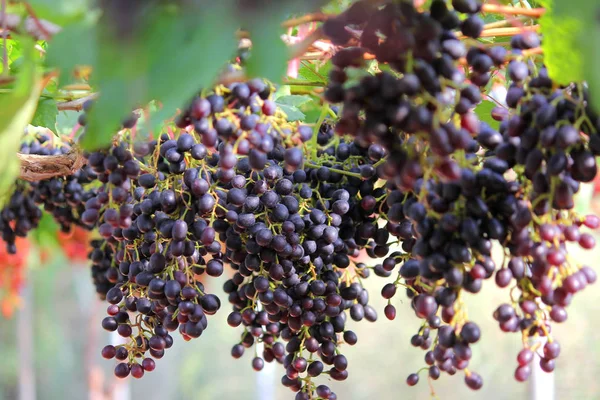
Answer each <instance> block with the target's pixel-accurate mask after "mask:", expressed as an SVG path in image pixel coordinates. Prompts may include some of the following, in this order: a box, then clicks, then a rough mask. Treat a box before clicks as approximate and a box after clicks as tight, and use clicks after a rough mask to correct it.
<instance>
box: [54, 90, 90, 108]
mask: <svg viewBox="0 0 600 400" xmlns="http://www.w3.org/2000/svg"><path fill="white" fill-rule="evenodd" d="M96 97H98V93H92V94H90V95H87V96H85V97H82V98H80V99H76V100H71V101H63V102H60V103H57V104H56V107H57V108H58V110H59V111H67V110H70V111H81V110H82V109H83V103H85V102H86V101H88V100H93V99H95V98H96Z"/></svg>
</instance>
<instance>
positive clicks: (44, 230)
mask: <svg viewBox="0 0 600 400" xmlns="http://www.w3.org/2000/svg"><path fill="white" fill-rule="evenodd" d="M59 229H60V227H59V226H58V224H57V223H56V221H54V218H53V217H52V215H50V214H48V213H47V212H44V213H42V218H41V219H40V223H39V225H38V227H37V228H36V229H34V230H33V231H32V232H31V238H32V239H33V241H34V242H35V243H36V244H37V245H38V246H39V247H43V248H50V249H57V248H58V249H59V248H60V243H59V241H58V238H57V237H56V233H57V232H58V231H59Z"/></svg>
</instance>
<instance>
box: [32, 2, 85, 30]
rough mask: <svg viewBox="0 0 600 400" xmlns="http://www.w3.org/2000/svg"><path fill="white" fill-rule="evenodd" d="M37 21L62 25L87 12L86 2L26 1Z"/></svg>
mask: <svg viewBox="0 0 600 400" xmlns="http://www.w3.org/2000/svg"><path fill="white" fill-rule="evenodd" d="M28 3H29V5H31V7H32V8H33V9H34V11H35V15H36V17H37V18H39V19H44V20H48V21H52V22H54V23H56V24H59V25H64V24H67V23H69V22H72V21H74V20H77V19H79V18H81V17H82V16H83V15H84V14H85V13H86V12H88V10H89V1H88V0H28Z"/></svg>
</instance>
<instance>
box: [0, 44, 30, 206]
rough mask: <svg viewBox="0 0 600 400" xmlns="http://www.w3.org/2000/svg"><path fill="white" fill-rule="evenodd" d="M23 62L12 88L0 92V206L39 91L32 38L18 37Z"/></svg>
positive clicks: (13, 174) (12, 179)
mask: <svg viewBox="0 0 600 400" xmlns="http://www.w3.org/2000/svg"><path fill="white" fill-rule="evenodd" d="M21 40H22V45H23V60H24V62H23V65H22V68H21V71H20V73H19V75H18V76H17V80H16V82H15V85H14V88H13V90H12V91H11V92H10V93H6V94H2V95H0V158H1V159H2V162H1V163H0V206H2V205H3V204H4V202H6V201H7V200H8V199H9V194H10V190H11V188H13V186H14V183H15V179H16V178H17V177H18V176H19V169H20V165H19V159H18V158H17V155H16V154H17V152H18V151H19V146H20V144H21V137H22V136H23V132H24V131H25V127H27V125H28V124H29V122H30V121H31V118H32V116H33V113H34V112H35V108H36V105H37V101H38V98H39V93H40V85H38V84H37V82H38V77H39V74H38V72H37V69H36V64H35V50H34V48H33V46H34V44H35V42H34V41H33V40H32V39H29V38H27V37H22V39H21Z"/></svg>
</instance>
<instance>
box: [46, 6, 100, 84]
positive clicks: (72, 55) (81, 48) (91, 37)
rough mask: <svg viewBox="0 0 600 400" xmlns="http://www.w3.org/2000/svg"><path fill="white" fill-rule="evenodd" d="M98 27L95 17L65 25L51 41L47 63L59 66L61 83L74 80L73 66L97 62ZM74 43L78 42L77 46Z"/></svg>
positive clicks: (51, 65)
mask: <svg viewBox="0 0 600 400" xmlns="http://www.w3.org/2000/svg"><path fill="white" fill-rule="evenodd" d="M97 35H98V32H97V27H96V21H95V19H94V18H87V19H85V20H83V21H79V22H77V23H75V24H72V25H68V26H66V27H64V28H63V29H62V30H61V31H60V32H59V33H58V34H56V35H54V37H53V38H52V41H50V42H49V46H48V50H47V56H46V63H47V64H48V65H49V66H50V67H54V68H58V70H59V72H60V81H61V84H63V85H65V84H68V83H71V82H73V80H74V76H73V74H72V72H73V68H74V67H75V66H78V65H90V66H94V65H96V63H97V50H98V40H97ZM73 43H77V45H76V46H74V45H73Z"/></svg>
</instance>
